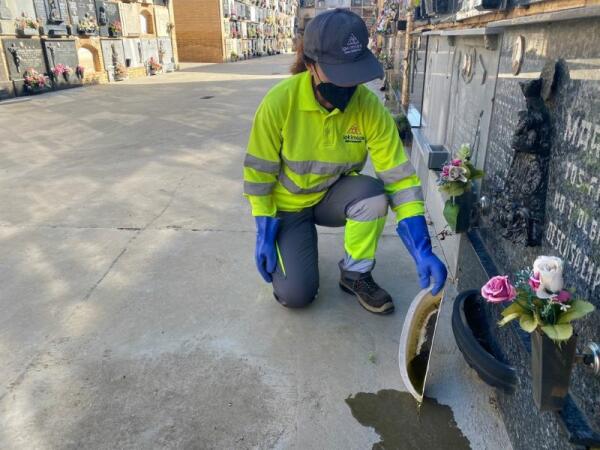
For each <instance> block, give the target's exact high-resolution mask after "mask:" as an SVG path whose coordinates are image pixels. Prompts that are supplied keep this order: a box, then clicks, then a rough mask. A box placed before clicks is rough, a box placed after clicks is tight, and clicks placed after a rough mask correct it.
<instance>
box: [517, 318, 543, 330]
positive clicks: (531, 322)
mask: <svg viewBox="0 0 600 450" xmlns="http://www.w3.org/2000/svg"><path fill="white" fill-rule="evenodd" d="M519 325H521V328H523V330H525V331H527V332H528V333H533V330H535V329H536V328H537V326H538V325H539V322H538V319H537V316H536V315H535V314H522V315H521V318H520V319H519Z"/></svg>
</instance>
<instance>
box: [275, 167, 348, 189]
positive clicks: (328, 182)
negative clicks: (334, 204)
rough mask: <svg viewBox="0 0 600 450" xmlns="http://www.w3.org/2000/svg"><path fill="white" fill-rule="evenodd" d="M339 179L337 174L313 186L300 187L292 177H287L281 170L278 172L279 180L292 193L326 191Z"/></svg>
mask: <svg viewBox="0 0 600 450" xmlns="http://www.w3.org/2000/svg"><path fill="white" fill-rule="evenodd" d="M339 179H340V177H339V176H337V177H331V178H329V179H328V180H325V181H324V182H323V183H320V184H317V185H316V186H313V187H311V188H301V187H300V186H298V185H297V184H296V183H294V182H293V181H292V179H291V178H290V177H288V176H287V174H286V173H285V172H284V171H283V170H282V171H281V172H280V173H279V182H280V183H281V185H282V186H283V187H284V188H286V189H287V190H288V191H290V192H291V193H292V194H314V193H316V192H323V191H326V190H327V189H328V188H329V187H330V186H332V185H333V184H334V183H335V182H336V181H337V180H339Z"/></svg>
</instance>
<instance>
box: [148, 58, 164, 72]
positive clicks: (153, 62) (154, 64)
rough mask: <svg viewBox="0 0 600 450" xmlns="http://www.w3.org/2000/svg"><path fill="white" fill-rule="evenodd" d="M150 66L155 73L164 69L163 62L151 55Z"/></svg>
mask: <svg viewBox="0 0 600 450" xmlns="http://www.w3.org/2000/svg"><path fill="white" fill-rule="evenodd" d="M148 66H149V67H150V70H151V71H152V72H154V73H156V72H160V71H161V69H162V64H160V63H159V62H158V61H157V60H156V58H155V57H154V56H151V57H150V59H149V60H148Z"/></svg>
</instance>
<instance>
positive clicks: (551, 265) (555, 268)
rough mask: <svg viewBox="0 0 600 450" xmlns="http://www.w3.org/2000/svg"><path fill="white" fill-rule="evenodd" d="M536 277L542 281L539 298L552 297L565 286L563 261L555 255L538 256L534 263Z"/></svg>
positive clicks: (538, 293)
mask: <svg viewBox="0 0 600 450" xmlns="http://www.w3.org/2000/svg"><path fill="white" fill-rule="evenodd" d="M533 274H534V277H536V278H538V279H539V281H540V286H539V287H538V289H537V290H536V292H535V295H537V297H538V298H544V299H545V298H552V297H555V296H556V295H558V293H560V291H561V290H562V288H563V261H562V259H560V258H557V257H555V256H538V258H537V259H536V260H535V262H534V263H533Z"/></svg>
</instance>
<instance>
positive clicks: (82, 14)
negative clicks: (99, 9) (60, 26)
mask: <svg viewBox="0 0 600 450" xmlns="http://www.w3.org/2000/svg"><path fill="white" fill-rule="evenodd" d="M68 5H69V15H70V16H71V25H72V30H73V34H80V35H84V36H94V35H97V34H98V29H97V28H96V32H95V33H94V32H91V31H90V30H89V29H88V30H85V26H83V25H85V22H86V21H89V22H95V23H96V24H97V23H98V19H97V17H96V3H95V1H94V0H69V2H68ZM79 22H82V26H79Z"/></svg>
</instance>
